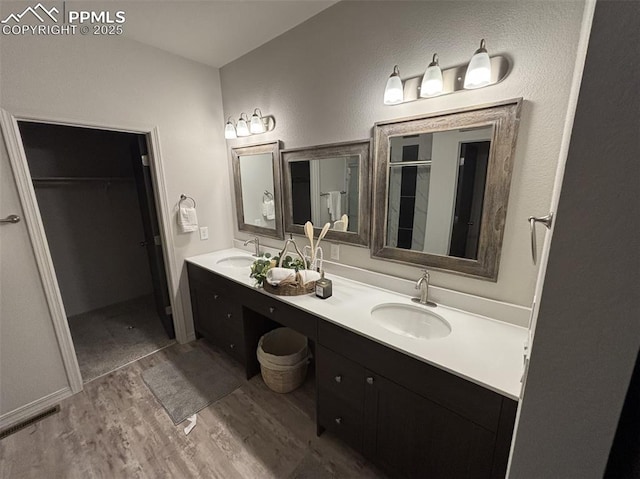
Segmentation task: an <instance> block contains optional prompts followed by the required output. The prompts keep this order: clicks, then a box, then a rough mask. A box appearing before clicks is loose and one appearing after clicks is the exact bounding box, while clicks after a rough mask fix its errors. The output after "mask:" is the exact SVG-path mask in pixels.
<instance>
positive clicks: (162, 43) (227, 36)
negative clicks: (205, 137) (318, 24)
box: [94, 0, 336, 67]
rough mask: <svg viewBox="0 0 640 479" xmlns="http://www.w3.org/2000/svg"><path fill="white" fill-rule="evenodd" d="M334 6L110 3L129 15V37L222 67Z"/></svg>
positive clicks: (223, 0) (303, 2)
mask: <svg viewBox="0 0 640 479" xmlns="http://www.w3.org/2000/svg"><path fill="white" fill-rule="evenodd" d="M100 3H102V2H100ZM334 3H336V0H333V1H326V0H322V1H321V0H295V1H294V0H286V1H285V0H209V1H153V2H150V1H138V2H131V1H129V2H121V1H114V2H108V3H106V4H104V5H105V6H106V7H107V8H106V9H108V10H110V11H116V10H124V11H125V12H126V22H125V24H124V36H125V37H127V38H129V39H132V40H136V41H139V42H141V43H145V44H147V45H151V46H154V47H157V48H160V49H162V50H165V51H168V52H171V53H174V54H176V55H180V56H182V57H186V58H189V59H191V60H195V61H198V62H201V63H205V64H207V65H210V66H213V67H221V66H223V65H225V64H227V63H229V62H231V61H233V60H235V59H236V58H239V57H241V56H242V55H244V54H245V53H248V52H250V51H251V50H253V49H255V48H257V47H259V46H260V45H262V44H264V43H266V42H268V41H269V40H271V39H273V38H275V37H277V36H278V35H281V34H282V33H284V32H286V31H287V30H290V29H291V28H293V27H295V26H296V25H299V24H300V23H302V22H304V21H305V20H307V19H308V18H310V17H312V16H314V15H316V14H317V13H319V12H321V11H322V10H324V9H325V8H327V7H330V6H331V5H333V4H334ZM94 5H95V4H94ZM94 8H95V7H94Z"/></svg>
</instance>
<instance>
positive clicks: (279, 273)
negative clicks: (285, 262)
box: [267, 268, 320, 286]
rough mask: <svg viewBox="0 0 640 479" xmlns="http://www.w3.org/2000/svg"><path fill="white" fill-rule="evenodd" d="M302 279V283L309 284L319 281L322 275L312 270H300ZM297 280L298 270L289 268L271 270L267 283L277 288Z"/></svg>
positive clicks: (268, 273)
mask: <svg viewBox="0 0 640 479" xmlns="http://www.w3.org/2000/svg"><path fill="white" fill-rule="evenodd" d="M298 272H299V273H300V278H302V283H303V284H307V283H308V282H310V281H318V280H319V279H320V273H318V272H316V271H310V270H306V269H305V270H300V271H298ZM295 278H296V270H295V269H289V268H271V269H270V270H269V271H267V283H269V284H270V285H271V286H277V285H279V284H280V283H282V282H283V281H285V280H290V281H293V280H295Z"/></svg>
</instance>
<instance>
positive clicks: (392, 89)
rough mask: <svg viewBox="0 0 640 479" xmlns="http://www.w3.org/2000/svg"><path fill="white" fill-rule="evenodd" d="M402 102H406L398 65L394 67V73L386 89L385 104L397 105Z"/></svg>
mask: <svg viewBox="0 0 640 479" xmlns="http://www.w3.org/2000/svg"><path fill="white" fill-rule="evenodd" d="M402 100H404V91H403V88H402V80H401V79H400V69H399V68H398V65H396V66H394V67H393V73H392V74H391V76H390V77H389V79H388V80H387V86H386V88H385V89H384V104H385V105H396V104H398V103H402Z"/></svg>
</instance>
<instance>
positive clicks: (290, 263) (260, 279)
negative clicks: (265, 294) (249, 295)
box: [249, 253, 306, 286]
mask: <svg viewBox="0 0 640 479" xmlns="http://www.w3.org/2000/svg"><path fill="white" fill-rule="evenodd" d="M279 262H280V256H274V257H273V258H272V257H271V254H269V253H265V255H264V256H263V257H262V258H258V259H257V260H255V261H254V262H253V264H252V265H251V274H250V275H249V277H250V278H253V279H255V280H256V285H258V286H262V284H263V283H264V281H265V280H266V278H267V271H269V270H270V269H271V268H274V267H276V266H277V265H278V263H279ZM280 267H281V268H288V269H293V270H295V271H300V270H302V269H306V265H305V264H304V261H303V260H301V259H300V258H296V259H293V258H292V257H291V256H289V255H287V256H285V257H284V258H283V259H282V264H281V265H280Z"/></svg>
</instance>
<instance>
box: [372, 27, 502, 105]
mask: <svg viewBox="0 0 640 479" xmlns="http://www.w3.org/2000/svg"><path fill="white" fill-rule="evenodd" d="M490 83H491V59H490V58H489V54H488V53H487V49H486V45H485V41H484V39H482V41H481V42H480V48H478V49H477V50H476V51H475V53H474V54H473V56H472V57H471V61H470V62H469V65H468V66H467V71H466V74H465V76H464V88H465V89H467V90H471V89H475V88H481V87H483V86H487V85H489V84H490ZM443 89H444V82H443V76H442V69H441V68H440V64H439V59H438V54H437V53H434V55H433V59H432V61H431V63H429V65H428V66H427V69H426V70H425V72H424V76H423V77H422V82H421V84H420V97H421V98H428V97H434V96H438V95H441V94H443V93H444V91H443ZM449 93H450V92H449ZM403 101H404V87H403V85H402V79H401V78H400V69H399V68H398V65H396V66H394V67H393V73H392V74H391V76H390V77H389V79H388V80H387V86H386V88H385V90H384V104H385V105H397V104H398V103H402V102H403Z"/></svg>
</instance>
